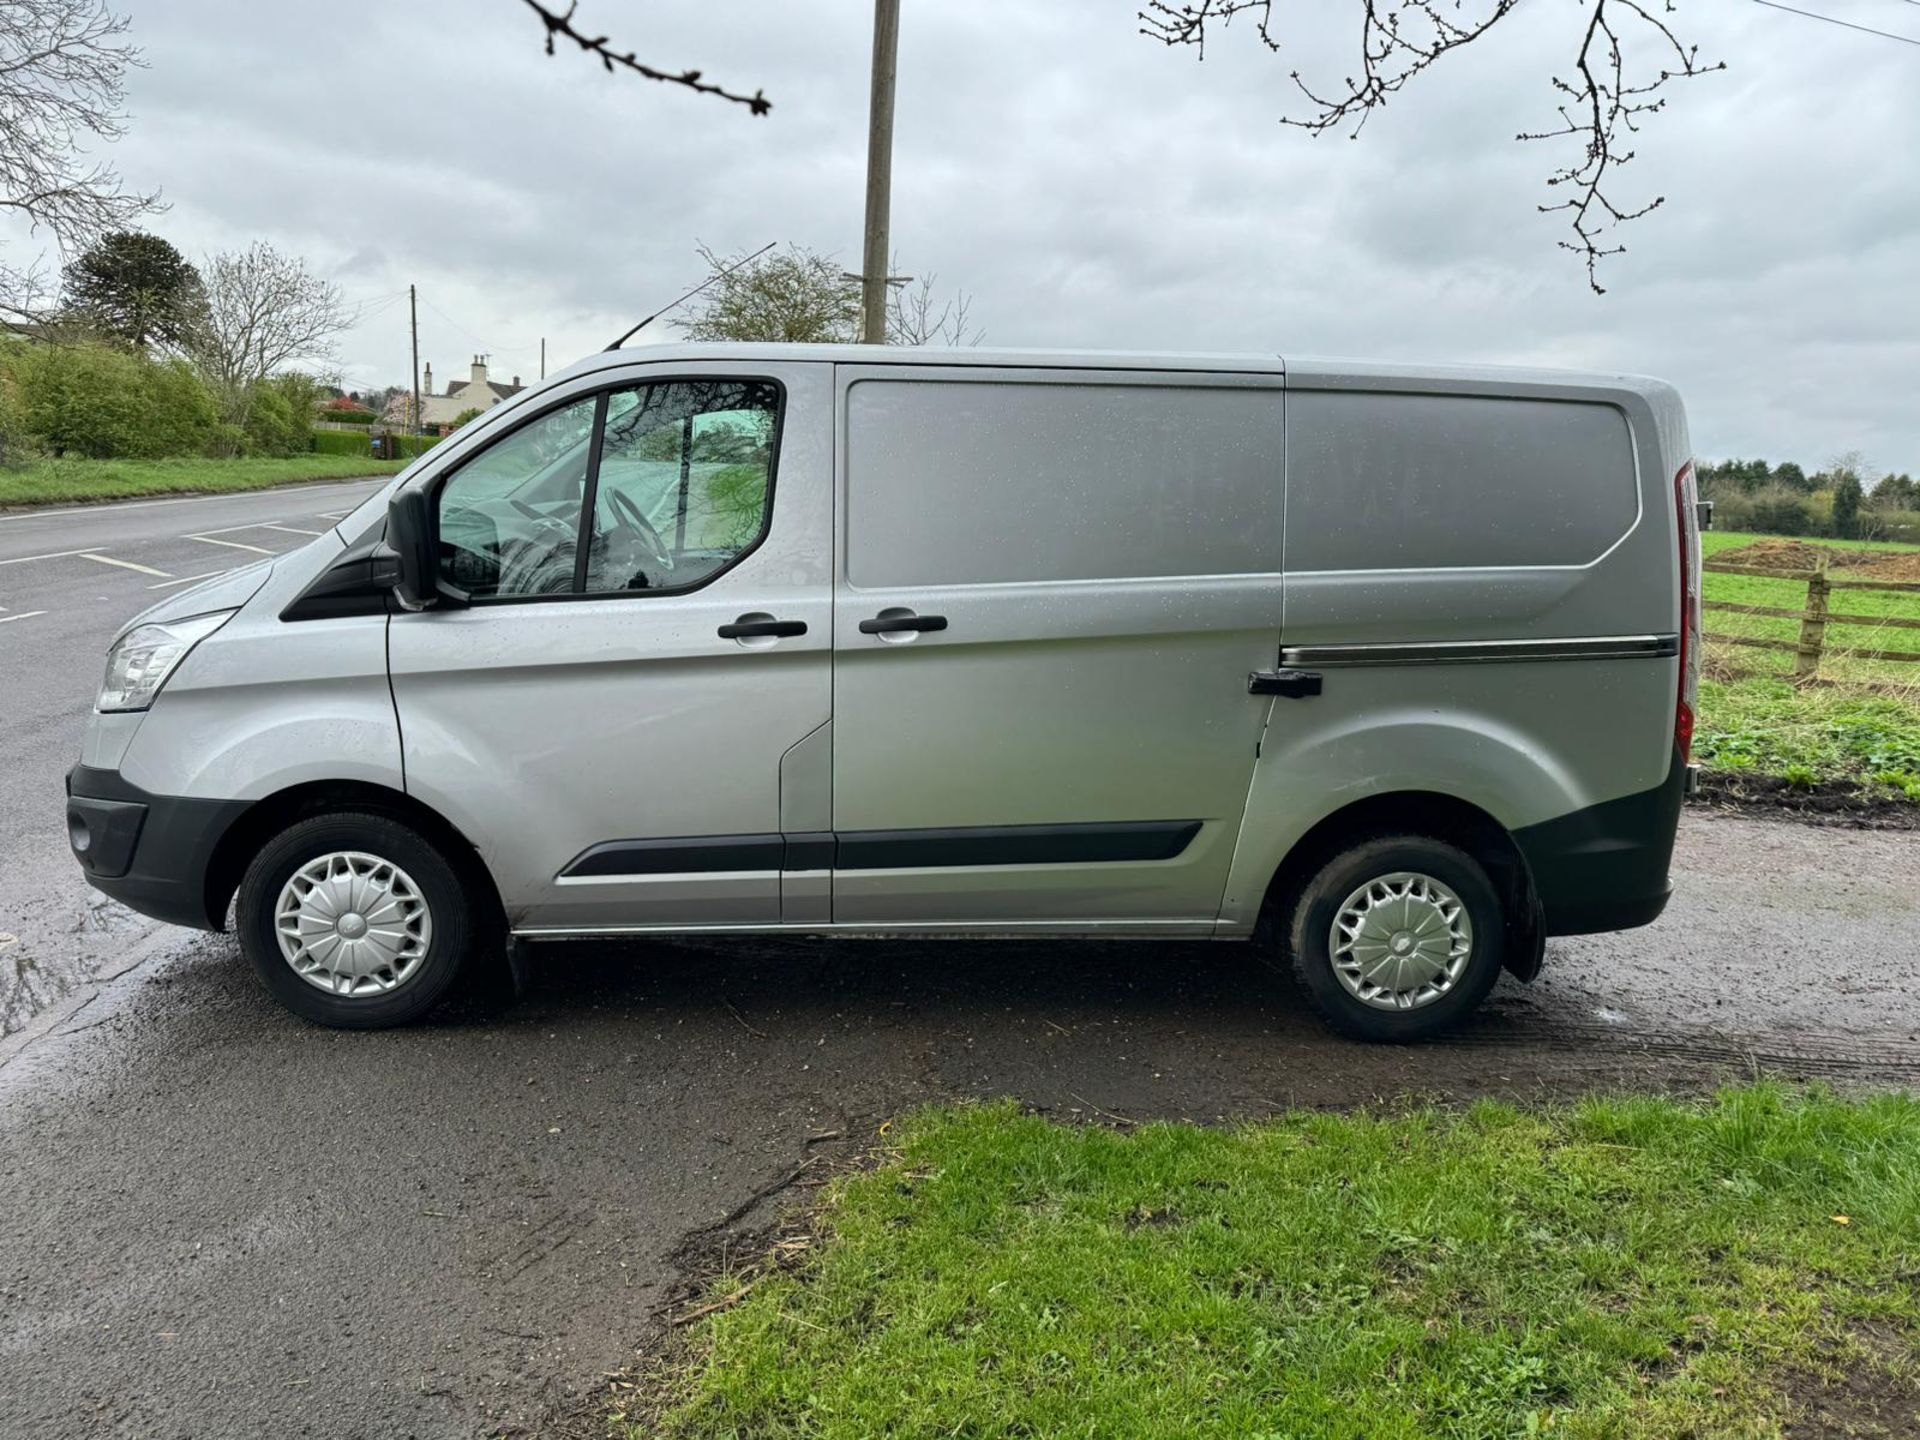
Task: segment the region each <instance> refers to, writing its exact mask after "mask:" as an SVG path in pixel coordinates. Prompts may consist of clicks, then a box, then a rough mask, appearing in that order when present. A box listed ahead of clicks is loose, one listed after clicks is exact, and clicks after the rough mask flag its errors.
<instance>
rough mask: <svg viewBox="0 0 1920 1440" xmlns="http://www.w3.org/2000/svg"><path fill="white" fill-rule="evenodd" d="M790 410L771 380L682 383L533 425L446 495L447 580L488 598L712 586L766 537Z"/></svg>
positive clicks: (553, 414) (593, 402)
mask: <svg viewBox="0 0 1920 1440" xmlns="http://www.w3.org/2000/svg"><path fill="white" fill-rule="evenodd" d="M602 406H604V409H605V429H604V431H603V432H601V433H600V434H599V435H598V436H596V432H595V417H596V413H597V412H598V411H599V409H600V407H602ZM779 408H780V392H779V389H778V387H777V386H775V385H773V384H771V383H769V382H767V381H763V380H675V381H663V382H660V383H657V384H652V385H634V386H628V387H626V388H624V389H620V390H613V391H609V392H605V393H603V394H601V395H594V396H587V397H586V398H584V399H581V400H576V401H574V402H573V403H572V404H569V405H565V406H562V407H561V408H560V409H558V410H553V411H550V412H548V413H547V414H545V415H542V416H540V417H539V418H538V419H535V420H532V421H529V422H528V423H527V424H525V425H522V426H521V427H520V428H518V429H517V430H514V431H511V432H510V433H508V434H507V435H505V436H503V437H502V438H501V439H499V440H498V441H496V442H494V443H493V444H492V445H490V446H488V447H487V448H486V449H484V450H482V451H480V452H479V453H478V454H477V455H475V456H474V457H473V458H472V459H470V460H467V461H466V462H464V463H463V464H462V465H461V466H460V468H459V469H458V470H456V471H455V472H454V473H453V475H452V476H451V477H450V478H449V479H448V480H447V482H446V484H445V485H444V486H442V487H441V490H440V497H439V507H440V508H439V529H440V570H441V574H442V575H443V576H444V577H445V578H446V579H447V580H449V581H450V582H452V583H453V584H454V585H457V586H459V587H460V588H461V589H463V590H465V591H467V592H468V594H470V595H472V596H473V597H474V598H476V599H483V600H501V599H512V598H531V597H536V596H545V595H567V594H579V593H582V592H583V591H584V592H585V593H590V594H591V593H606V592H623V593H624V592H629V591H647V590H684V589H687V588H689V587H691V586H695V585H699V584H701V583H702V582H703V581H706V580H709V579H711V578H712V577H713V576H715V575H717V574H718V573H719V572H720V571H722V570H724V569H726V568H727V567H728V566H729V565H731V564H732V563H733V562H734V561H735V560H737V559H738V558H739V557H740V556H741V555H743V554H744V553H746V552H747V551H748V550H751V549H752V548H753V547H754V546H755V545H757V544H758V543H759V541H760V538H761V537H762V536H763V535H764V534H765V533H766V529H767V522H768V519H769V516H770V513H771V508H772V498H773V466H774V447H775V440H776V437H777V432H778V418H779ZM589 507H590V509H591V523H589V524H587V525H584V526H583V525H582V524H581V514H582V511H583V510H585V509H588V508H589ZM583 545H584V546H585V552H584V555H583V553H582V549H581V547H582V546H583ZM583 581H584V583H582V582H583Z"/></svg>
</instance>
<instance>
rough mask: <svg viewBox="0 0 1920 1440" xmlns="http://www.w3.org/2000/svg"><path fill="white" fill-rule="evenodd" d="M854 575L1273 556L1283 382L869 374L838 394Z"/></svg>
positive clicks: (1129, 570) (1281, 470)
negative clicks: (843, 411) (843, 396)
mask: <svg viewBox="0 0 1920 1440" xmlns="http://www.w3.org/2000/svg"><path fill="white" fill-rule="evenodd" d="M847 411H848V419H847V575H848V578H849V579H850V580H851V581H852V582H853V583H854V584H855V585H863V586H869V587H878V586H890V585H941V584H947V585H964V584H970V583H992V582H996V581H998V582H1015V581H1047V580H1102V579H1115V578H1134V577H1151V576H1175V575H1239V574H1261V573H1273V572H1276V571H1278V570H1279V568H1280V538H1281V537H1280V528H1281V520H1282V515H1283V506H1284V502H1285V491H1284V478H1285V466H1286V453H1287V452H1286V428H1285V423H1286V402H1285V396H1284V394H1283V393H1282V392H1281V390H1280V389H1279V388H1278V381H1277V377H1276V383H1275V385H1274V387H1273V388H1261V387H1241V386H1228V385H1221V386H1209V385H1181V386H1159V385H1127V384H1112V385H1101V384H1084V383H1082V384H1073V383H1048V382H1041V383H1020V382H1003V381H967V380H862V381H860V382H858V383H857V384H855V385H854V386H853V387H852V388H851V390H850V391H849V392H848V397H847Z"/></svg>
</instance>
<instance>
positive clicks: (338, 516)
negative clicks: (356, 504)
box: [314, 510, 353, 520]
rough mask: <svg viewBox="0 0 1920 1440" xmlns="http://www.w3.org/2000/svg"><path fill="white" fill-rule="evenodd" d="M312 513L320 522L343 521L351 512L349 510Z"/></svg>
mask: <svg viewBox="0 0 1920 1440" xmlns="http://www.w3.org/2000/svg"><path fill="white" fill-rule="evenodd" d="M314 513H315V514H317V515H318V516H319V517H320V518H321V519H322V520H344V519H346V518H347V516H349V515H351V514H352V513H353V511H351V510H319V511H315V512H314Z"/></svg>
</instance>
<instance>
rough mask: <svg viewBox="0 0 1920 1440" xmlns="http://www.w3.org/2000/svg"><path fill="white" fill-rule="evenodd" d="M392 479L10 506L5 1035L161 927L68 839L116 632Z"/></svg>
mask: <svg viewBox="0 0 1920 1440" xmlns="http://www.w3.org/2000/svg"><path fill="white" fill-rule="evenodd" d="M384 484H386V481H385V480H356V481H352V482H349V483H347V484H343V485H302V486H295V487H292V488H288V489H284V490H268V491H258V492H255V493H253V494H249V495H220V496H205V497H202V496H195V497H191V498H180V499H158V500H135V501H128V502H126V503H124V504H117V505H87V506H78V507H73V508H60V509H48V510H18V511H11V512H6V511H0V719H3V720H4V723H0V822H3V823H0V1035H5V1034H7V1033H9V1032H10V1031H13V1030H17V1029H19V1028H20V1027H21V1026H22V1025H24V1024H26V1022H27V1021H28V1020H29V1019H31V1018H32V1017H33V1015H34V1014H35V1013H37V1012H39V1011H41V1010H44V1009H46V1008H47V1007H48V1006H52V1005H56V1004H57V1003H58V1002H60V1001H61V1000H62V999H63V998H64V997H66V996H68V995H69V994H71V993H73V992H74V991H75V990H76V989H77V988H79V987H84V986H85V985H86V984H87V983H88V982H89V981H90V980H91V979H93V978H94V977H95V976H97V975H99V974H101V973H102V972H103V971H104V970H107V969H111V968H116V967H117V966H118V965H119V964H120V963H122V962H123V960H124V958H125V956H126V954H127V950H128V947H129V946H130V945H132V944H134V943H136V942H137V941H139V940H140V939H141V937H142V936H144V935H146V934H148V933H149V932H151V931H152V930H153V929H154V927H153V926H152V925H151V924H150V923H149V922H148V921H146V920H145V919H143V918H142V917H140V916H137V915H134V914H132V913H131V912H130V911H127V910H124V909H122V908H121V907H119V906H117V905H109V904H108V903H106V901H105V900H104V898H103V897H101V896H99V895H96V894H95V893H94V892H93V891H92V890H90V889H89V888H88V887H87V885H86V883H85V882H84V881H83V880H81V878H80V873H79V870H78V868H77V867H76V866H75V865H74V863H73V860H72V857H71V856H69V855H68V854H67V846H66V838H65V837H66V821H65V810H64V807H63V806H62V804H61V794H62V790H61V781H62V777H63V776H64V775H65V774H66V772H67V770H68V768H69V767H71V766H72V765H73V763H74V761H76V760H78V759H79V758H80V735H81V731H82V729H83V728H84V727H85V724H86V717H87V710H88V708H89V706H90V705H91V703H92V700H93V695H94V692H95V691H96V690H97V689H98V688H99V684H100V675H101V670H102V667H103V666H104V665H105V663H106V652H107V645H108V643H109V642H110V641H111V640H112V639H113V637H114V635H115V633H117V632H118V630H119V629H120V627H121V625H122V624H124V623H125V622H126V620H127V619H128V618H129V617H131V616H133V615H135V614H137V613H138V612H139V611H141V610H144V609H146V608H147V606H149V605H151V604H153V603H154V602H156V601H158V600H160V599H163V598H164V597H165V596H166V595H168V594H169V593H171V592H172V591H173V590H175V589H177V588H179V587H180V586H183V585H187V584H191V583H192V582H193V581H195V580H197V579H202V578H207V577H209V576H212V575H217V574H219V573H220V572H221V571H223V570H227V569H231V568H232V567H233V566H235V565H244V564H247V563H248V562H249V561H253V560H258V559H260V558H261V557H262V556H264V555H277V554H281V553H283V552H285V551H287V550H291V549H294V548H295V547H296V546H299V545H304V544H306V543H307V542H308V541H309V540H311V539H312V538H313V537H314V536H315V535H316V534H319V533H321V532H322V531H324V530H326V529H327V528H328V527H329V526H331V525H332V524H333V523H334V520H335V519H336V518H337V517H339V516H341V515H344V514H345V513H346V512H347V511H348V510H349V509H351V508H352V507H353V506H355V505H357V504H359V503H360V501H361V500H363V499H365V498H366V497H367V496H368V495H371V494H372V493H373V492H374V491H375V490H377V489H379V488H380V487H381V486H382V485H384Z"/></svg>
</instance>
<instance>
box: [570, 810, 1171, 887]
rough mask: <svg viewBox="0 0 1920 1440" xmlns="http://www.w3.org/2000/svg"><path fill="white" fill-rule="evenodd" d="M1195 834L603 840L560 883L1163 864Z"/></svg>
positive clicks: (1078, 829) (1042, 830)
mask: <svg viewBox="0 0 1920 1440" xmlns="http://www.w3.org/2000/svg"><path fill="white" fill-rule="evenodd" d="M1199 833H1200V822H1199V821H1198V820H1139V821H1131V822H1126V823H1121V824H1099V825H987V826H979V827H975V828H972V829H966V830H855V831H851V832H848V833H845V834H834V833H832V832H824V831H823V832H819V833H810V834H800V835H699V836H693V837H690V838H687V839H676V840H609V841H607V842H606V843H605V844H603V845H595V846H593V847H592V848H591V849H589V850H586V851H583V852H582V853H581V854H580V855H579V856H578V857H577V858H576V859H575V860H574V861H573V863H572V864H570V865H568V866H567V868H566V869H564V870H562V871H561V872H560V878H562V879H563V880H565V879H580V878H593V877H600V876H616V875H695V874H713V873H715V872H721V871H740V870H828V869H840V870H905V869H908V868H920V867H925V866H966V865H1092V864H1100V863H1102V862H1106V861H1116V860H1171V859H1173V858H1174V857H1175V856H1176V855H1178V854H1180V853H1181V852H1182V851H1183V850H1185V849H1186V848H1187V846H1188V845H1190V844H1191V843H1192V842H1193V837H1194V836H1195V835H1198V834H1199Z"/></svg>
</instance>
